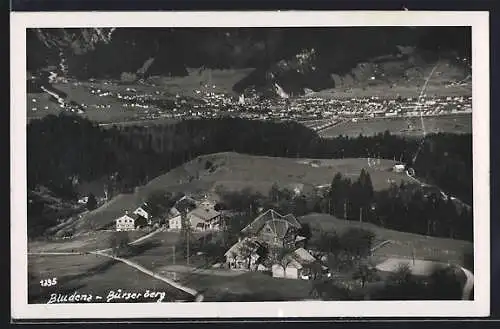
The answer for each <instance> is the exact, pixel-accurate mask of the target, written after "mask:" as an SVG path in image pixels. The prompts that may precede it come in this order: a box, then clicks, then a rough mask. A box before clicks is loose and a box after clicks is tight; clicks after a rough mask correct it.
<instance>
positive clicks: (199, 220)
mask: <svg viewBox="0 0 500 329" xmlns="http://www.w3.org/2000/svg"><path fill="white" fill-rule="evenodd" d="M187 219H188V221H189V223H190V225H191V227H192V228H193V229H195V230H197V231H207V230H219V229H221V226H222V225H221V224H222V214H221V213H220V212H218V211H216V210H214V209H211V208H203V207H198V208H196V209H194V210H192V211H190V212H189V213H188V214H187Z"/></svg>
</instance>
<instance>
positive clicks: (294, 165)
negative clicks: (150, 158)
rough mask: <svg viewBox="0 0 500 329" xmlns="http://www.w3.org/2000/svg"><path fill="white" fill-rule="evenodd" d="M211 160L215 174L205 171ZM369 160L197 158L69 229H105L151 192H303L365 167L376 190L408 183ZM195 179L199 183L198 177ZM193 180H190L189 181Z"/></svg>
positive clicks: (383, 164) (227, 155) (221, 155)
mask: <svg viewBox="0 0 500 329" xmlns="http://www.w3.org/2000/svg"><path fill="white" fill-rule="evenodd" d="M207 160H209V161H211V162H212V163H213V165H214V168H215V170H214V171H213V172H209V171H207V170H205V163H206V161H207ZM367 164H368V162H367V159H364V158H360V159H322V160H315V161H314V162H313V160H312V159H291V158H273V157H264V156H251V155H244V154H238V153H231V152H228V153H217V154H211V155H205V156H200V157H198V158H196V159H194V160H192V161H190V162H188V163H186V164H184V165H182V166H180V167H177V168H175V169H173V170H171V171H170V172H168V173H166V174H164V175H161V176H158V177H156V178H155V179H153V180H151V181H150V182H149V183H148V184H146V185H144V186H142V187H139V188H137V189H136V191H135V192H134V193H131V194H121V195H118V196H116V197H115V198H113V199H112V200H110V201H109V202H108V203H106V204H104V205H103V206H101V207H100V208H98V209H96V210H94V211H91V212H89V213H87V214H86V215H84V216H83V218H82V219H81V220H78V221H75V222H73V223H70V226H69V227H68V228H72V229H74V230H75V231H76V232H82V231H88V230H95V229H99V228H103V227H106V226H109V225H111V224H112V223H113V221H114V220H115V219H116V218H118V217H119V216H121V215H123V214H124V213H125V211H126V210H129V211H133V210H134V209H135V208H136V207H137V206H139V205H140V204H141V203H142V202H144V201H145V200H146V198H147V197H148V196H149V195H150V194H151V192H153V191H158V190H161V191H165V192H173V193H175V192H185V193H207V192H208V193H215V192H216V189H217V187H218V186H222V187H224V188H225V189H227V190H241V189H243V188H245V187H249V188H252V189H253V190H254V191H259V192H261V193H264V194H267V193H268V192H269V189H270V188H271V186H272V185H273V184H274V183H277V184H278V185H279V186H281V187H288V188H294V187H295V186H297V185H299V186H303V190H304V192H306V193H307V192H308V191H311V190H312V189H313V187H314V186H317V185H324V184H330V183H331V180H332V179H333V176H334V175H335V174H336V173H337V172H340V173H342V174H343V175H345V176H346V177H349V178H351V179H357V177H358V176H359V173H360V172H361V169H363V168H365V169H368V172H369V173H370V175H371V178H372V182H373V186H374V189H375V190H383V189H386V188H388V187H389V183H388V180H394V181H395V182H396V183H398V184H399V183H400V182H401V181H409V178H408V177H407V176H406V175H404V174H400V173H394V172H391V171H389V168H391V167H392V165H393V164H394V162H393V161H392V160H382V161H381V163H380V167H379V168H378V169H372V168H367V167H368V165H367ZM196 177H198V179H196ZM191 179H192V180H191Z"/></svg>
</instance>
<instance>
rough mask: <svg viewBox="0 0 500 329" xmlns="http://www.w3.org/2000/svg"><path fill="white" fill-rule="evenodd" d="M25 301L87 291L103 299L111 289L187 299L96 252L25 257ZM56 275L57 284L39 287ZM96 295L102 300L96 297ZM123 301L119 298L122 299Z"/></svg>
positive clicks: (146, 300) (184, 295)
mask: <svg viewBox="0 0 500 329" xmlns="http://www.w3.org/2000/svg"><path fill="white" fill-rule="evenodd" d="M28 271H29V273H30V276H29V280H28V302H29V303H47V302H48V300H49V298H50V294H52V293H58V294H68V295H71V294H72V293H73V292H74V291H78V293H79V294H87V295H89V294H91V295H92V296H93V300H92V302H93V303H95V302H106V297H107V296H108V293H109V292H110V291H111V290H114V291H117V290H118V289H122V291H124V292H137V293H142V294H144V293H145V292H146V290H149V291H155V292H163V293H165V297H164V299H163V300H162V301H163V302H169V301H173V300H175V299H188V298H189V296H187V294H186V293H184V292H182V291H180V290H178V289H175V288H173V287H171V286H170V285H168V284H166V283H164V282H162V281H160V280H157V279H155V278H152V277H150V276H148V275H146V274H144V273H142V272H140V271H138V270H136V269H134V268H131V267H129V266H127V265H125V264H122V263H119V262H116V261H114V260H109V259H107V258H104V257H101V256H96V255H71V256H29V257H28ZM52 278H57V284H56V285H55V286H51V287H41V286H40V280H43V279H52ZM96 296H100V297H101V298H102V299H98V298H96ZM159 298H160V296H159V295H158V296H157V298H154V299H152V298H141V299H138V300H136V302H157V301H158V299H159ZM122 302H123V300H122Z"/></svg>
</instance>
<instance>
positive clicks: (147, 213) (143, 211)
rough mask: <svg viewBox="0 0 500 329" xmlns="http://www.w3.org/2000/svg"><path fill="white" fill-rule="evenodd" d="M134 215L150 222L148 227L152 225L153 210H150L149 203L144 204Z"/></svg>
mask: <svg viewBox="0 0 500 329" xmlns="http://www.w3.org/2000/svg"><path fill="white" fill-rule="evenodd" d="M133 214H134V215H137V216H141V217H142V218H144V219H146V220H147V222H148V225H151V220H152V218H151V209H150V208H149V205H148V204H147V203H144V204H143V205H142V206H140V207H139V208H137V209H136V210H135V211H134V213H133Z"/></svg>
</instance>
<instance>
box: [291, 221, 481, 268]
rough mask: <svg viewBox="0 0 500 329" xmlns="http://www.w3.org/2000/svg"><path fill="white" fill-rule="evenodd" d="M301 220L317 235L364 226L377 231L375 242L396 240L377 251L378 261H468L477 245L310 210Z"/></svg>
mask: <svg viewBox="0 0 500 329" xmlns="http://www.w3.org/2000/svg"><path fill="white" fill-rule="evenodd" d="M299 221H300V222H301V223H307V224H309V225H310V226H311V229H312V230H313V237H318V236H319V234H318V233H319V232H320V231H323V232H336V233H337V234H342V232H345V231H346V230H348V229H350V228H363V229H366V230H369V231H371V232H373V233H374V234H375V240H376V242H375V244H377V243H380V242H382V241H386V240H390V241H391V242H392V243H389V244H387V245H385V246H383V247H381V248H379V249H377V250H376V251H375V252H374V254H373V256H374V260H376V261H377V260H381V259H387V258H412V257H413V255H414V257H415V258H416V259H422V260H435V261H443V262H446V263H448V262H449V263H454V264H458V265H464V264H463V262H464V259H463V257H464V253H468V252H471V251H472V249H473V244H472V243H471V242H467V241H461V240H454V239H445V238H436V237H430V236H425V235H419V234H413V233H406V232H400V231H394V230H390V229H386V228H383V227H380V226H377V225H375V224H372V223H361V222H358V221H349V220H343V219H338V218H336V217H333V216H330V215H326V214H309V215H306V216H303V217H300V218H299ZM313 239H314V238H313Z"/></svg>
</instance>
